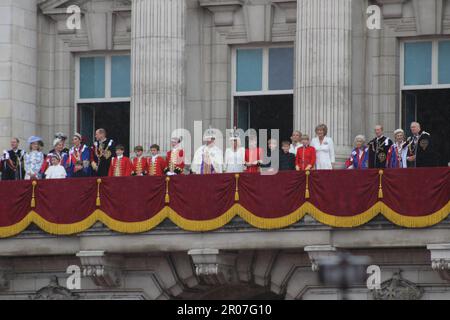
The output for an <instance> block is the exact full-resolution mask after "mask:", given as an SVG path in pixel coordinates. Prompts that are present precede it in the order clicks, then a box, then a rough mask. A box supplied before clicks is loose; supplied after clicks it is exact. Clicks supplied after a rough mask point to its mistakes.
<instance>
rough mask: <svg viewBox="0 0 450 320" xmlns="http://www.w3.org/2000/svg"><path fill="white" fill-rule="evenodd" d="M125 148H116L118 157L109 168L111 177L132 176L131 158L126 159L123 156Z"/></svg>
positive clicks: (121, 146)
mask: <svg viewBox="0 0 450 320" xmlns="http://www.w3.org/2000/svg"><path fill="white" fill-rule="evenodd" d="M124 152H125V147H124V146H123V145H121V144H118V145H117V146H116V156H115V157H113V158H112V160H111V166H110V167H109V172H108V176H109V177H129V176H131V171H132V170H133V169H132V165H131V161H130V158H128V157H125V156H124V155H123V154H124Z"/></svg>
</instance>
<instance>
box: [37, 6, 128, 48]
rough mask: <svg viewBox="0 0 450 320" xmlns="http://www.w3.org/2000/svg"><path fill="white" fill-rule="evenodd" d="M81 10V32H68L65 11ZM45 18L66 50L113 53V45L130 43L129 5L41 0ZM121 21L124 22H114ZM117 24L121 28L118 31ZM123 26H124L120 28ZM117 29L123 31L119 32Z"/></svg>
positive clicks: (74, 30) (70, 30) (68, 15)
mask: <svg viewBox="0 0 450 320" xmlns="http://www.w3.org/2000/svg"><path fill="white" fill-rule="evenodd" d="M73 4H74V5H78V6H79V7H80V9H81V12H80V14H81V16H80V19H81V29H80V30H76V29H68V28H67V19H68V18H69V17H70V14H68V13H67V7H69V6H70V5H73ZM39 7H40V8H41V11H42V13H43V14H44V15H46V16H48V17H50V18H51V19H52V20H54V21H55V22H56V30H57V33H58V35H60V36H61V39H62V40H63V41H64V42H65V43H68V45H69V47H73V48H76V49H75V50H76V51H80V50H112V49H113V48H114V46H115V45H119V46H122V47H124V46H125V47H126V46H129V45H130V41H131V1H130V0H114V1H111V3H110V4H109V5H105V4H104V3H96V2H94V1H68V0H67V1H64V0H44V1H41V2H40V3H39ZM118 18H120V19H121V20H123V21H120V23H119V22H118V21H117V20H118ZM119 24H120V27H119ZM122 24H125V25H126V26H125V27H123V26H122ZM118 29H124V30H123V31H122V32H120V31H119V30H118Z"/></svg>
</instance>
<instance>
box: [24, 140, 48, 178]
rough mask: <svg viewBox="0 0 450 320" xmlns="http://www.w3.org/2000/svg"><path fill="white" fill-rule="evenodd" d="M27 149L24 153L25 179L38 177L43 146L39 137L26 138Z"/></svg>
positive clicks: (42, 159) (42, 157)
mask: <svg viewBox="0 0 450 320" xmlns="http://www.w3.org/2000/svg"><path fill="white" fill-rule="evenodd" d="M28 145H29V151H28V152H26V153H25V157H24V159H25V180H30V179H40V178H41V176H40V174H39V171H40V169H41V167H42V163H43V162H44V154H43V153H42V151H41V148H42V147H43V146H44V143H43V142H42V139H41V138H40V137H36V136H31V137H30V138H28Z"/></svg>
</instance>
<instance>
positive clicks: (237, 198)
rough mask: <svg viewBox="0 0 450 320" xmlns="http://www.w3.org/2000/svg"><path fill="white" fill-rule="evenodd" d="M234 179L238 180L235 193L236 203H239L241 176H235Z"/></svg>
mask: <svg viewBox="0 0 450 320" xmlns="http://www.w3.org/2000/svg"><path fill="white" fill-rule="evenodd" d="M234 178H235V179H236V191H235V192H234V201H236V202H238V201H239V174H235V175H234Z"/></svg>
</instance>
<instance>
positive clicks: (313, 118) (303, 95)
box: [294, 0, 353, 160]
mask: <svg viewBox="0 0 450 320" xmlns="http://www.w3.org/2000/svg"><path fill="white" fill-rule="evenodd" d="M351 17H352V0H298V2H297V35H296V85H295V103H294V119H295V120H294V127H295V128H297V129H300V130H301V131H302V132H303V133H307V134H311V135H313V136H314V129H315V126H316V125H318V124H320V123H325V124H326V125H327V126H328V136H330V137H331V138H333V140H334V143H335V146H336V156H337V157H338V158H340V160H343V158H344V157H347V156H348V151H349V149H350V146H351V144H352V140H353V139H352V137H351V136H350V135H351V121H350V120H351V52H352V51H351V49H352V47H351V43H352V31H351V27H352V23H351Z"/></svg>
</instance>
